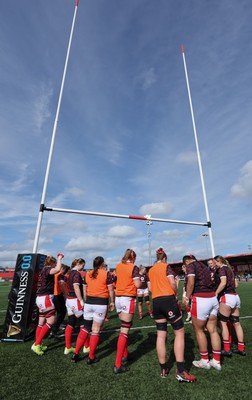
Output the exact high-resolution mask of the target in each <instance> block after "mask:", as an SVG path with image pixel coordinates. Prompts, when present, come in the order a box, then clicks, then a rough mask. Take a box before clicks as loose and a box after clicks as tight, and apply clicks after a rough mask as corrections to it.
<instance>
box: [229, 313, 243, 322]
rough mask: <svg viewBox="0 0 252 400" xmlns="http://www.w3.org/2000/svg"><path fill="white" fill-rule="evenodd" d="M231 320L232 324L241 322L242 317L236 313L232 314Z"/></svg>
mask: <svg viewBox="0 0 252 400" xmlns="http://www.w3.org/2000/svg"><path fill="white" fill-rule="evenodd" d="M229 320H230V322H231V323H232V324H235V323H236V322H240V317H238V316H235V315H230V318H229Z"/></svg>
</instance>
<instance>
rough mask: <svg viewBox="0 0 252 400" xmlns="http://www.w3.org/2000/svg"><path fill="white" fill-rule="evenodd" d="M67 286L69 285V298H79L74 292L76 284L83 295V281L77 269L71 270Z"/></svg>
mask: <svg viewBox="0 0 252 400" xmlns="http://www.w3.org/2000/svg"><path fill="white" fill-rule="evenodd" d="M67 284H68V291H69V294H68V296H69V297H77V296H76V294H75V290H74V284H77V285H79V286H80V290H81V293H83V288H82V285H83V279H82V276H81V274H80V272H79V271H77V270H76V269H72V270H71V272H70V274H69V277H68V279H67Z"/></svg>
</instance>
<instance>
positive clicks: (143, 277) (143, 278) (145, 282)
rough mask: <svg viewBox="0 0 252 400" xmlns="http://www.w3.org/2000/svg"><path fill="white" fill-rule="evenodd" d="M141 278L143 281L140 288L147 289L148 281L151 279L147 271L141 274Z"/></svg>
mask: <svg viewBox="0 0 252 400" xmlns="http://www.w3.org/2000/svg"><path fill="white" fill-rule="evenodd" d="M139 278H140V282H141V286H140V287H139V289H147V287H148V285H147V282H148V281H149V278H148V275H147V273H146V272H145V273H144V274H139Z"/></svg>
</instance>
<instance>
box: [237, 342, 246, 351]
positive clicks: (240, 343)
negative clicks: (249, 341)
mask: <svg viewBox="0 0 252 400" xmlns="http://www.w3.org/2000/svg"><path fill="white" fill-rule="evenodd" d="M238 350H239V351H244V350H245V344H244V342H238Z"/></svg>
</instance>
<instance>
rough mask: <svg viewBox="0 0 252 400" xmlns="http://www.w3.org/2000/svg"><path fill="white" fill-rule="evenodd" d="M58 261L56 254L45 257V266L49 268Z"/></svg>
mask: <svg viewBox="0 0 252 400" xmlns="http://www.w3.org/2000/svg"><path fill="white" fill-rule="evenodd" d="M56 263H57V260H56V258H55V257H54V256H47V257H46V259H45V263H44V267H45V268H49V267H52V266H53V264H56Z"/></svg>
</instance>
